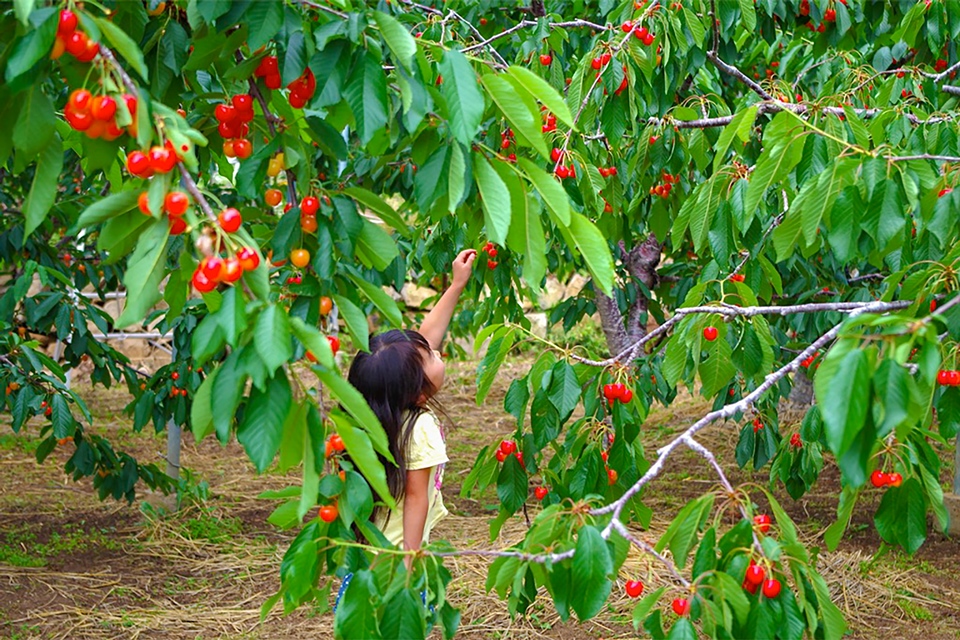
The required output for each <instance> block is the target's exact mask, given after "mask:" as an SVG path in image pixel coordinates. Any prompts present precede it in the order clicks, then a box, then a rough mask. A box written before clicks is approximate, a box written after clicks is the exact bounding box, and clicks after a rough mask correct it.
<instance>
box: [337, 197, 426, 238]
mask: <svg viewBox="0 0 960 640" xmlns="http://www.w3.org/2000/svg"><path fill="white" fill-rule="evenodd" d="M343 193H344V194H345V195H348V196H350V197H351V198H353V199H354V200H356V201H357V202H358V203H360V204H362V205H364V206H365V207H367V209H369V210H370V211H372V212H373V213H375V214H377V216H379V218H380V219H381V220H383V221H384V222H385V223H387V224H388V225H390V226H391V227H392V228H394V229H395V230H397V231H398V232H399V233H400V235H402V236H405V237H406V236H409V235H410V228H409V227H408V226H407V223H406V222H404V221H403V218H402V217H400V214H398V213H397V212H396V210H395V209H394V208H393V207H392V206H390V205H389V204H387V203H386V202H385V201H384V200H383V199H382V198H381V197H380V196H378V195H377V194H375V193H373V192H372V191H368V190H366V189H363V188H361V187H349V188H347V189H344V190H343Z"/></svg>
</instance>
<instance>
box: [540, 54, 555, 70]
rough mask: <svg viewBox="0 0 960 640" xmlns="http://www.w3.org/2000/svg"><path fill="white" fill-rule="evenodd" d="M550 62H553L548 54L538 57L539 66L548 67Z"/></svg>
mask: <svg viewBox="0 0 960 640" xmlns="http://www.w3.org/2000/svg"><path fill="white" fill-rule="evenodd" d="M551 62H553V56H551V55H550V54H549V53H545V54H543V55H542V56H540V64H542V65H543V66H545V67H549V66H550V63H551Z"/></svg>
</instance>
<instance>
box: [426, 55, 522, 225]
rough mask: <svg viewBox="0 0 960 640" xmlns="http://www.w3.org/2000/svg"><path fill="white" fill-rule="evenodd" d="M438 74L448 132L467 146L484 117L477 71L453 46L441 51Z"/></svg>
mask: <svg viewBox="0 0 960 640" xmlns="http://www.w3.org/2000/svg"><path fill="white" fill-rule="evenodd" d="M440 73H441V74H442V75H443V84H442V85H440V89H441V92H442V93H443V97H444V99H445V100H446V102H447V110H448V112H449V113H448V116H449V119H450V131H451V133H453V137H454V138H456V139H457V140H459V141H460V143H461V144H464V145H469V144H470V143H471V142H472V141H473V137H474V136H475V135H477V131H478V130H479V129H480V120H481V118H483V109H484V102H483V94H482V93H480V88H479V87H478V86H477V74H476V73H475V72H474V70H473V67H472V66H470V62H469V61H468V60H467V58H466V56H464V55H463V54H462V53H460V52H459V51H457V50H456V49H452V50H450V51H447V52H446V53H444V55H443V59H442V60H441V61H440ZM504 233H506V230H504Z"/></svg>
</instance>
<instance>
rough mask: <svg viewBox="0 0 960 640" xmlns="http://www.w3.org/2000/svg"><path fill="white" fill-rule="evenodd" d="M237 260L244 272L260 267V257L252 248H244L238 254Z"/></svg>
mask: <svg viewBox="0 0 960 640" xmlns="http://www.w3.org/2000/svg"><path fill="white" fill-rule="evenodd" d="M237 260H239V261H240V266H241V267H243V270H244V271H253V270H254V269H256V268H257V267H258V266H260V256H259V254H257V252H256V251H254V250H253V249H251V248H250V247H244V248H243V249H240V251H238V252H237Z"/></svg>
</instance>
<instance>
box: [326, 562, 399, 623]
mask: <svg viewBox="0 0 960 640" xmlns="http://www.w3.org/2000/svg"><path fill="white" fill-rule="evenodd" d="M378 599H379V597H378V593H377V584H376V579H375V576H374V573H373V572H372V571H370V570H368V569H364V570H362V571H357V572H355V573H354V574H353V577H352V578H351V579H350V584H348V585H347V589H346V591H344V592H343V597H342V599H341V600H340V606H338V607H337V611H336V613H335V614H334V618H333V632H334V636H335V637H336V638H364V639H365V640H378V639H379V638H382V637H384V636H383V635H381V633H380V629H379V628H378V627H377V620H378V619H379V616H378V615H377V609H376V607H375V606H374V605H375V603H376V602H377V600H378ZM386 617H389V615H388V616H386ZM388 637H398V638H399V637H400V636H388Z"/></svg>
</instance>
